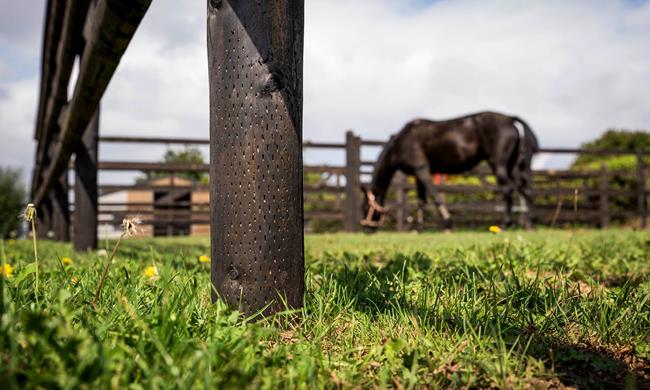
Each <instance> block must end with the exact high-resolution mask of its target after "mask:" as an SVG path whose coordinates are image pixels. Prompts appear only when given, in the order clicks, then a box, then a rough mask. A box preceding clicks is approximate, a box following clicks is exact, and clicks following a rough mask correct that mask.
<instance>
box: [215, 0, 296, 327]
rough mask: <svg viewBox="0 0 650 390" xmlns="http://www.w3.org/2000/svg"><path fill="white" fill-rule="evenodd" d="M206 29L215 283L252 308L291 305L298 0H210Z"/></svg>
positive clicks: (223, 295)
mask: <svg viewBox="0 0 650 390" xmlns="http://www.w3.org/2000/svg"><path fill="white" fill-rule="evenodd" d="M207 27H208V39H207V41H208V72H209V79H210V206H211V207H210V209H211V210H210V213H211V215H210V220H211V236H212V240H211V243H212V267H211V269H212V284H213V287H214V290H213V291H215V290H216V292H217V294H218V295H219V296H220V297H221V298H223V299H224V300H225V301H226V302H227V303H228V304H230V305H231V306H234V307H237V308H239V310H242V311H243V312H245V313H249V314H250V313H255V312H257V311H258V310H260V309H265V310H264V312H265V313H271V312H275V311H278V310H283V309H284V308H285V307H286V306H288V307H290V308H297V307H300V306H302V304H303V294H304V276H305V272H304V250H303V208H302V207H303V206H302V199H303V168H302V68H303V67H302V59H303V36H304V0H276V1H253V0H239V1H236V0H208V6H207ZM217 294H213V300H214V299H216V298H217ZM285 303H286V306H285Z"/></svg>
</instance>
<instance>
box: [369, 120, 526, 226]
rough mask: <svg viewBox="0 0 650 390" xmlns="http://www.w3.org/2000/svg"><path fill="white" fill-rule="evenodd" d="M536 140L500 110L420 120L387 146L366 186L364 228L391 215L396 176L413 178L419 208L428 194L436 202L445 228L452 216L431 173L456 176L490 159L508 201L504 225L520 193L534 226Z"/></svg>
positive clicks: (410, 125)
mask: <svg viewBox="0 0 650 390" xmlns="http://www.w3.org/2000/svg"><path fill="white" fill-rule="evenodd" d="M537 149H538V144H537V138H536V137H535V135H534V134H533V132H532V130H531V129H530V127H529V126H528V124H527V123H526V122H524V121H523V120H522V119H520V118H517V117H514V116H507V115H503V114H499V113H495V112H480V113H477V114H472V115H467V116H464V117H460V118H455V119H450V120H444V121H430V120H425V119H416V120H414V121H412V122H409V123H407V124H406V126H404V128H403V129H402V130H401V131H400V132H399V133H398V134H397V135H396V136H394V137H392V138H391V140H390V141H389V142H388V143H387V144H386V146H385V147H384V150H383V151H382V153H381V155H380V156H379V159H378V160H377V163H376V164H375V171H374V173H373V177H372V183H371V184H370V187H369V188H364V189H363V192H364V194H365V201H364V203H363V215H364V219H363V220H362V221H361V224H362V225H363V226H364V227H366V228H368V229H373V230H374V229H376V228H377V227H379V226H381V224H382V223H383V215H384V214H385V213H386V212H387V209H386V208H385V207H384V199H385V196H386V192H387V191H388V186H389V185H390V182H391V179H392V177H393V174H395V172H397V171H398V170H399V171H402V172H404V173H405V174H407V175H414V176H415V179H416V183H417V192H418V198H419V206H420V210H423V209H424V207H425V205H426V202H427V195H428V196H430V197H431V198H432V199H433V202H434V203H435V205H436V209H437V210H438V213H439V214H440V217H441V218H442V219H443V221H444V224H445V228H446V229H449V228H451V218H450V215H449V212H448V211H447V208H446V207H445V205H444V204H443V202H442V199H441V197H440V194H439V193H438V191H437V189H436V187H435V186H434V185H433V183H432V182H431V174H432V173H451V174H457V173H462V172H465V171H468V170H470V169H472V168H474V167H475V166H476V165H478V164H479V163H480V162H481V161H487V162H488V164H489V165H490V167H491V168H492V171H493V172H494V175H495V176H496V179H497V182H498V184H499V188H500V190H501V193H502V194H503V197H504V200H505V204H506V207H505V218H504V222H503V223H504V226H505V227H508V226H511V225H512V223H513V218H512V198H513V193H514V192H515V190H516V191H517V192H519V193H520V194H521V195H522V196H523V198H524V200H525V202H526V206H527V208H528V212H527V213H526V222H525V224H526V227H530V226H531V219H530V215H531V210H532V206H533V203H532V197H531V172H530V162H531V159H532V157H533V154H534V153H535V152H536V151H537Z"/></svg>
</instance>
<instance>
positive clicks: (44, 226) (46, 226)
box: [36, 197, 52, 239]
mask: <svg viewBox="0 0 650 390" xmlns="http://www.w3.org/2000/svg"><path fill="white" fill-rule="evenodd" d="M36 217H37V218H38V223H37V224H36V235H37V237H38V238H40V239H48V238H50V237H49V232H50V231H52V204H51V202H50V198H49V197H47V198H45V199H44V200H43V202H42V203H41V204H40V205H39V206H38V210H37V212H36Z"/></svg>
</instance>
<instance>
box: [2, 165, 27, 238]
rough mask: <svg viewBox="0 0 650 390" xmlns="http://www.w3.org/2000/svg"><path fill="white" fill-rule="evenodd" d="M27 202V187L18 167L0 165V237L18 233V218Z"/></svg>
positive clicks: (19, 221)
mask: <svg viewBox="0 0 650 390" xmlns="http://www.w3.org/2000/svg"><path fill="white" fill-rule="evenodd" d="M24 204H25V188H24V186H23V183H22V180H21V173H20V170H18V169H12V168H2V167H0V237H3V238H6V237H9V236H10V235H11V234H12V233H14V234H15V233H17V232H18V229H19V228H20V223H21V220H20V218H18V215H19V214H20V211H21V208H22V207H23V206H24Z"/></svg>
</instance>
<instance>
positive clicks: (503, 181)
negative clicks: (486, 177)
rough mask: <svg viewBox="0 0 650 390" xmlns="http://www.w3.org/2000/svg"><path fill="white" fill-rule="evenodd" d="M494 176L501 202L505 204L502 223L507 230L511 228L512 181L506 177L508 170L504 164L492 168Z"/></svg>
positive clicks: (508, 176)
mask: <svg viewBox="0 0 650 390" xmlns="http://www.w3.org/2000/svg"><path fill="white" fill-rule="evenodd" d="M493 169H494V175H495V176H496V178H497V183H498V185H499V190H501V193H502V194H503V200H504V202H505V206H506V209H505V218H504V221H503V225H504V227H506V228H508V227H510V226H512V221H513V218H512V194H513V192H514V185H513V183H512V180H510V175H508V168H507V166H506V164H496V165H495V166H494V168H493Z"/></svg>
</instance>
